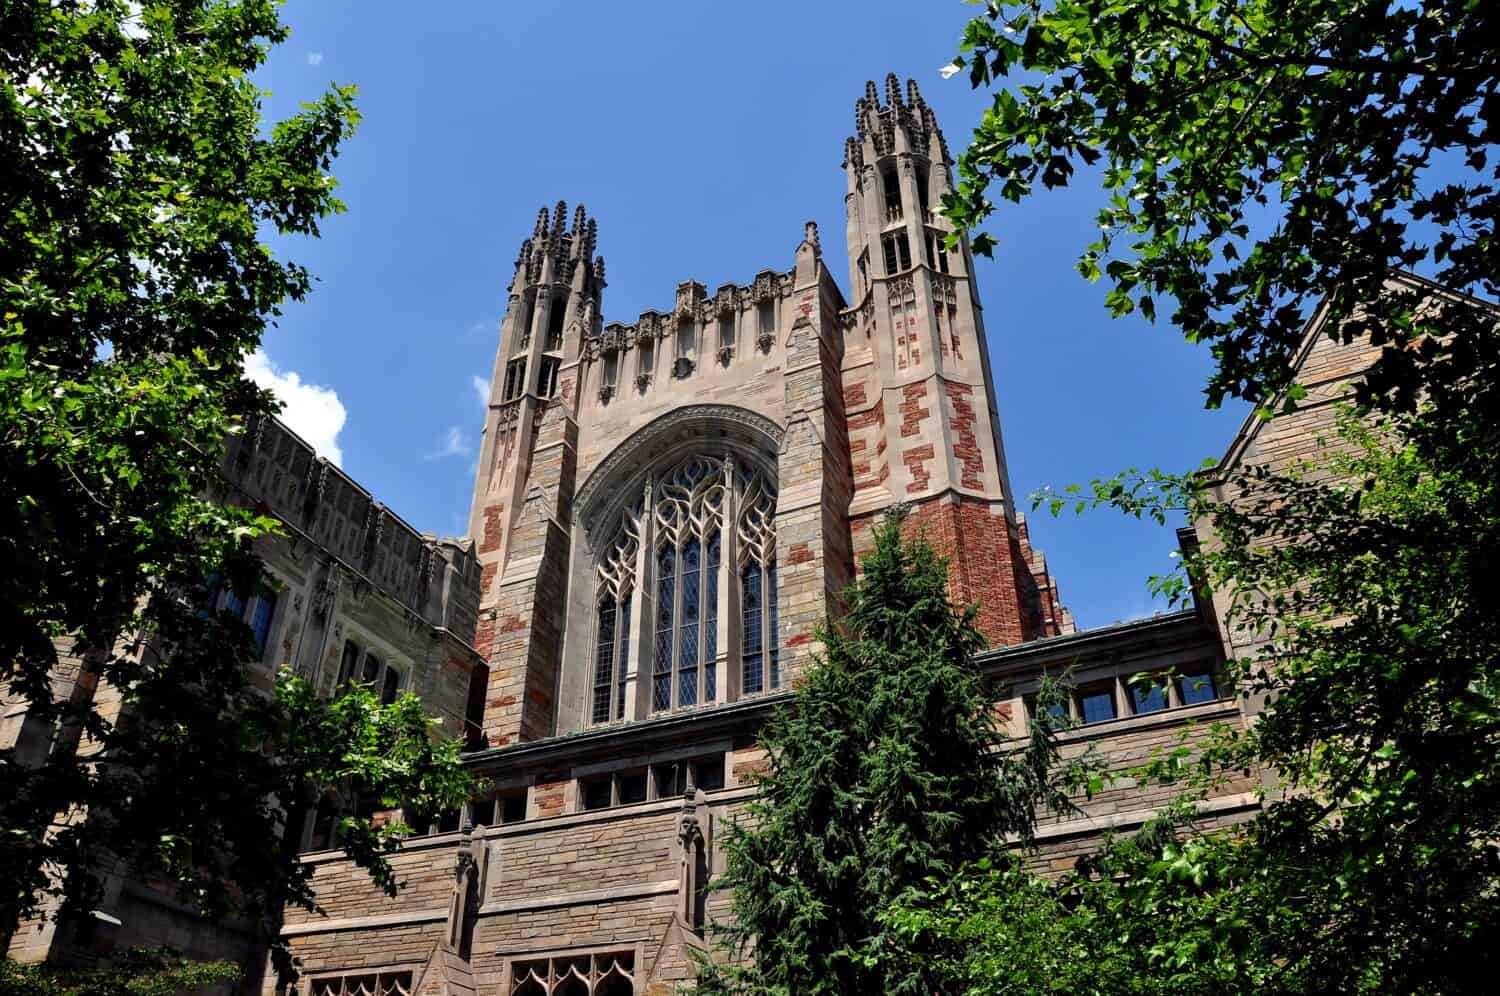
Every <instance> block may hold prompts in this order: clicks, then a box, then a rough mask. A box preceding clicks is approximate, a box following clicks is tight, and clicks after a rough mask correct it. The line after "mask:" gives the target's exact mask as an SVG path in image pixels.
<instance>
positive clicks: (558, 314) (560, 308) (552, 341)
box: [547, 294, 568, 352]
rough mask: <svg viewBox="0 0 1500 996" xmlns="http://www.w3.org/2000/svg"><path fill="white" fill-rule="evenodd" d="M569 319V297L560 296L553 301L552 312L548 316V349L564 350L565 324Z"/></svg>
mask: <svg viewBox="0 0 1500 996" xmlns="http://www.w3.org/2000/svg"><path fill="white" fill-rule="evenodd" d="M567 318H568V298H567V295H564V294H559V295H556V296H555V297H553V299H552V311H551V312H550V313H549V314H548V315H547V349H548V351H549V352H550V351H553V350H559V349H562V341H563V322H565V321H566V320H567Z"/></svg>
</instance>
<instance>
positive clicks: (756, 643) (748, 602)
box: [740, 560, 765, 695]
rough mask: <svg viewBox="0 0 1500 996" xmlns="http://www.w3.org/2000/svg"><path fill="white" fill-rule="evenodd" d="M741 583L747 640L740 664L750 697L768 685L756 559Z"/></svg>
mask: <svg viewBox="0 0 1500 996" xmlns="http://www.w3.org/2000/svg"><path fill="white" fill-rule="evenodd" d="M741 581H742V585H741V590H740V601H741V603H742V605H743V618H742V620H741V626H740V630H741V636H742V637H743V640H742V642H741V653H740V661H741V664H742V666H743V669H744V674H743V675H742V676H741V688H742V689H743V690H744V692H745V694H747V695H749V694H752V693H754V692H759V691H762V690H763V688H764V683H765V669H764V668H765V662H764V660H763V659H762V657H761V650H762V647H763V644H762V636H763V634H762V633H761V629H760V623H761V620H760V611H761V591H760V565H759V564H757V563H755V561H753V560H752V561H751V562H750V563H748V564H746V565H745V573H744V576H743V577H742V578H741Z"/></svg>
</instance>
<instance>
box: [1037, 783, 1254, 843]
mask: <svg viewBox="0 0 1500 996" xmlns="http://www.w3.org/2000/svg"><path fill="white" fill-rule="evenodd" d="M1258 808H1260V799H1259V797H1258V796H1257V795H1256V793H1254V792H1240V793H1238V794H1236V795H1223V796H1219V797H1218V798H1217V799H1204V800H1203V801H1201V802H1199V803H1197V804H1195V805H1194V806H1193V811H1194V813H1196V814H1197V815H1198V816H1213V815H1216V814H1218V813H1228V812H1234V811H1236V810H1250V809H1258ZM1159 811H1160V810H1157V809H1135V810H1131V811H1130V812H1128V813H1110V814H1109V815H1108V816H1093V817H1089V818H1088V819H1083V820H1070V821H1068V822H1066V823H1055V824H1049V825H1048V826H1045V827H1038V828H1037V832H1036V839H1037V843H1041V842H1043V841H1052V840H1060V839H1062V838H1064V837H1086V836H1090V835H1092V834H1097V833H1099V832H1100V831H1103V830H1113V829H1117V828H1119V827H1122V826H1140V825H1141V824H1143V823H1145V822H1146V821H1148V820H1150V819H1152V818H1153V817H1155V816H1156V814H1157V813H1158V812H1159Z"/></svg>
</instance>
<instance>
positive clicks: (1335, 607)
mask: <svg viewBox="0 0 1500 996" xmlns="http://www.w3.org/2000/svg"><path fill="white" fill-rule="evenodd" d="M1330 443H1331V445H1330V447H1329V448H1328V450H1327V451H1325V453H1324V454H1322V456H1321V458H1320V459H1318V460H1316V461H1315V462H1309V463H1307V464H1306V465H1299V466H1294V467H1292V468H1291V469H1290V470H1288V471H1285V472H1281V473H1273V472H1271V471H1269V470H1267V469H1266V468H1264V467H1247V468H1245V469H1244V470H1243V471H1242V472H1239V473H1237V474H1235V475H1234V476H1233V477H1232V478H1231V479H1230V480H1228V481H1226V482H1218V481H1214V480H1212V479H1208V478H1204V477H1201V476H1197V475H1188V476H1180V477H1174V476H1171V475H1165V474H1160V473H1147V474H1127V475H1122V476H1121V477H1119V478H1115V479H1111V480H1107V481H1100V482H1096V483H1095V484H1094V485H1093V486H1092V488H1090V489H1088V490H1087V491H1083V492H1082V493H1081V497H1080V499H1079V500H1081V501H1082V502H1084V503H1085V504H1086V505H1092V506H1099V505H1103V506H1112V507H1115V508H1118V509H1121V510H1123V511H1125V512H1127V513H1132V514H1141V515H1143V516H1146V517H1150V518H1154V519H1157V520H1158V521H1164V520H1165V519H1167V518H1168V517H1169V516H1175V515H1176V514H1179V513H1181V512H1183V511H1186V512H1187V514H1188V515H1190V516H1191V517H1192V518H1194V519H1195V520H1198V521H1205V522H1212V523H1214V524H1215V539H1214V542H1212V543H1210V544H1207V545H1205V547H1204V549H1203V550H1202V552H1200V553H1197V554H1194V555H1192V556H1190V557H1188V558H1187V559H1186V563H1185V564H1184V566H1183V568H1182V571H1181V572H1179V573H1176V574H1173V575H1168V576H1164V577H1162V578H1159V579H1156V585H1157V588H1158V590H1160V591H1162V592H1164V593H1166V594H1168V595H1170V596H1171V597H1174V598H1177V599H1182V598H1186V597H1188V596H1189V593H1190V590H1191V588H1192V587H1193V586H1194V585H1198V586H1200V587H1203V586H1206V587H1208V588H1209V589H1212V590H1214V591H1217V592H1219V593H1220V594H1221V595H1222V596H1225V597H1226V598H1227V600H1228V601H1229V602H1230V603H1231V604H1232V606H1233V607H1232V609H1231V610H1230V612H1229V614H1228V617H1227V624H1228V625H1229V626H1230V627H1231V629H1232V630H1233V631H1234V632H1235V633H1236V635H1237V642H1239V643H1240V645H1242V646H1247V647H1249V648H1250V649H1249V650H1248V651H1247V653H1246V654H1245V656H1244V657H1242V658H1240V659H1238V660H1235V661H1232V662H1230V670H1231V675H1230V676H1231V677H1232V678H1233V679H1234V680H1235V681H1236V682H1237V683H1238V687H1239V688H1240V689H1241V691H1242V692H1244V693H1245V694H1247V695H1249V696H1252V697H1256V698H1260V697H1264V698H1265V700H1266V706H1265V709H1264V711H1263V712H1261V713H1260V715H1259V716H1258V717H1257V720H1256V722H1255V723H1253V724H1251V725H1250V726H1249V727H1247V728H1245V729H1243V730H1238V729H1228V728H1225V729H1221V730H1219V732H1218V734H1217V736H1215V737H1213V738H1212V739H1211V740H1210V741H1209V746H1208V747H1207V749H1206V750H1205V751H1204V752H1203V753H1202V754H1201V755H1199V756H1197V757H1190V756H1189V755H1188V753H1187V752H1186V750H1179V751H1176V752H1171V753H1168V754H1165V755H1163V756H1161V757H1158V758H1156V759H1154V760H1153V761H1152V762H1150V763H1149V764H1147V765H1145V766H1143V767H1142V768H1141V769H1140V770H1139V771H1136V772H1134V773H1133V774H1134V776H1135V777H1137V778H1140V779H1152V780H1160V781H1164V782H1169V783H1175V784H1178V785H1180V786H1182V788H1183V793H1184V794H1183V802H1182V805H1181V806H1180V807H1179V808H1177V809H1176V810H1174V811H1171V812H1169V813H1167V814H1165V815H1164V816H1163V818H1162V820H1161V821H1160V823H1159V824H1158V825H1154V826H1152V827H1150V828H1148V832H1147V833H1146V834H1145V835H1144V836H1143V837H1142V838H1141V839H1138V840H1130V841H1122V842H1120V843H1119V845H1118V846H1117V847H1114V848H1112V849H1107V850H1106V851H1105V852H1104V853H1103V854H1102V855H1101V856H1100V857H1099V859H1098V860H1097V861H1096V862H1095V863H1093V864H1090V865H1086V866H1085V868H1084V869H1082V871H1081V873H1080V874H1079V875H1076V876H1072V877H1069V878H1067V879H1065V880H1064V881H1062V882H1060V883H1058V884H1056V885H1052V886H1045V887H1044V886H1042V885H1040V884H1037V883H1029V884H1028V883H1024V882H1023V883H1020V884H1019V885H1018V884H1017V883H1016V881H1015V874H1014V872H1013V871H1011V870H1009V869H1001V870H1000V871H994V870H983V871H980V872H976V873H973V874H970V875H966V876H964V877H963V878H961V879H960V881H958V882H957V883H954V884H952V885H951V886H950V887H948V888H947V889H946V891H944V893H943V895H942V900H943V902H942V903H939V904H928V905H927V906H921V907H913V908H912V909H911V910H902V911H898V912H897V913H895V914H892V915H893V916H894V918H895V922H896V923H898V924H900V925H901V927H902V928H903V929H904V930H905V931H906V932H907V933H908V934H910V935H912V936H926V935H925V934H924V933H923V932H931V933H933V934H936V935H937V936H939V937H942V938H943V939H944V941H945V943H946V944H947V951H948V955H947V960H946V961H945V962H944V965H945V968H946V971H947V972H948V973H949V978H950V980H967V981H963V982H962V987H963V988H962V991H970V992H977V993H988V992H996V993H999V992H1010V991H1024V990H1021V989H1016V990H1012V989H1007V988H1005V986H1007V985H1010V984H1011V983H1010V982H1009V981H1004V982H1002V981H1001V980H1000V979H999V978H998V977H996V976H995V974H994V973H997V972H1000V971H1001V967H1002V966H1005V965H1023V964H1031V962H1030V961H1028V959H1027V956H1029V955H1032V954H1034V953H1035V952H1036V951H1038V950H1039V949H1041V950H1045V949H1047V948H1048V947H1049V946H1050V945H1051V944H1052V943H1054V942H1056V941H1057V939H1058V938H1060V937H1071V936H1074V935H1075V934H1076V935H1077V936H1079V937H1085V938H1094V940H1091V941H1087V942H1085V943H1086V944H1087V945H1088V947H1089V949H1090V950H1089V953H1088V954H1087V956H1086V957H1085V958H1084V960H1083V962H1082V965H1083V966H1086V970H1080V972H1079V973H1076V974H1075V975H1065V976H1064V978H1068V979H1075V978H1081V977H1083V976H1092V977H1093V978H1094V981H1093V983H1092V984H1091V985H1089V986H1085V987H1082V988H1075V989H1070V990H1069V991H1078V992H1098V993H1129V992H1155V991H1158V990H1160V991H1163V992H1165V991H1171V992H1188V993H1192V992H1201V993H1205V994H1207V993H1220V992H1237V991H1241V992H1257V993H1326V992H1340V993H1366V992H1368V993H1383V992H1401V993H1423V994H1426V993H1431V994H1438V993H1471V992H1472V993H1479V992H1488V991H1490V989H1491V988H1492V980H1493V973H1494V971H1495V969H1496V968H1497V967H1500V966H1497V965H1496V962H1497V961H1500V954H1497V951H1500V903H1497V899H1500V844H1497V841H1500V792H1497V790H1496V785H1497V784H1500V757H1497V754H1496V751H1495V743H1496V736H1497V734H1500V623H1497V618H1500V617H1497V614H1496V607H1497V606H1496V600H1495V595H1494V585H1493V583H1492V579H1491V578H1490V574H1491V573H1492V566H1491V565H1493V564H1495V563H1497V562H1500V559H1497V558H1500V447H1496V445H1495V440H1494V439H1493V438H1484V437H1479V436H1477V435H1476V433H1475V431H1474V426H1473V425H1472V424H1470V423H1460V422H1457V421H1454V420H1450V419H1444V420H1434V419H1433V418H1432V417H1431V415H1430V413H1429V412H1425V411H1424V412H1420V413H1417V414H1414V415H1410V416H1400V417H1395V418H1391V419H1387V420H1383V421H1373V422H1372V419H1371V416H1370V415H1369V414H1368V413H1359V414H1356V413H1354V412H1352V411H1351V412H1350V413H1349V414H1348V415H1347V416H1346V418H1345V419H1344V421H1343V423H1342V424H1341V426H1340V429H1339V433H1338V436H1337V438H1336V439H1335V440H1330ZM1255 770H1262V771H1269V772H1274V773H1275V774H1276V775H1277V777H1278V779H1279V781H1278V783H1277V784H1276V785H1275V786H1274V789H1273V790H1272V791H1270V792H1269V793H1268V794H1267V796H1266V798H1265V800H1264V804H1263V808H1262V810H1261V811H1260V813H1258V814H1257V816H1256V817H1255V818H1254V819H1253V820H1251V821H1250V822H1248V823H1246V824H1244V825H1241V826H1237V827H1234V828H1233V829H1231V830H1227V831H1218V832H1213V833H1209V832H1205V831H1203V830H1201V829H1199V828H1195V827H1194V825H1193V824H1192V822H1191V819H1190V814H1191V802H1192V800H1193V799H1194V798H1195V797H1196V796H1197V795H1199V794H1202V792H1203V791H1205V790H1206V788H1207V787H1208V785H1209V783H1211V782H1212V781H1213V780H1215V779H1218V778H1221V777H1223V776H1224V775H1225V774H1226V773H1232V772H1236V771H1255ZM1017 890H1020V891H1021V892H1023V893H1024V892H1025V891H1026V890H1032V891H1036V890H1040V891H1041V899H1040V900H1039V902H1040V903H1045V904H1048V905H1047V906H1046V907H1045V908H1047V909H1050V910H1051V912H1050V913H1049V914H1047V915H1042V914H1039V913H1038V912H1036V911H1037V910H1039V909H1042V908H1044V907H1042V906H1037V907H1033V908H1032V909H1031V910H1030V912H1028V913H1027V915H1026V917H1025V918H1024V919H1019V920H1017V919H1013V918H1011V917H1010V913H1011V912H1012V909H1011V907H1012V904H1013V903H1014V902H1015V901H1016V900H1015V899H1014V895H1015V894H1016V892H1017ZM987 929H988V930H989V931H991V932H992V934H991V935H986V930H987ZM1037 977H1038V978H1040V975H1038V976H1037ZM1071 984H1072V983H1070V985H1071ZM1078 984H1079V985H1081V983H1078ZM1039 991H1046V990H1045V989H1041V990H1039Z"/></svg>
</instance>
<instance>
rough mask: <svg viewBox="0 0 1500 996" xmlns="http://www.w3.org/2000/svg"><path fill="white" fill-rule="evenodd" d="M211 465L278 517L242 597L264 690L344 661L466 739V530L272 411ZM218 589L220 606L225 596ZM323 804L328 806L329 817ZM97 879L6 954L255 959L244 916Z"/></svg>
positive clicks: (103, 690) (110, 695)
mask: <svg viewBox="0 0 1500 996" xmlns="http://www.w3.org/2000/svg"><path fill="white" fill-rule="evenodd" d="M220 467H221V471H222V473H223V491H222V494H221V495H220V496H219V497H220V498H221V499H222V500H223V501H225V502H229V503H235V504H242V505H246V506H251V507H255V508H258V509H259V510H260V511H261V512H262V513H264V514H268V515H273V516H275V517H276V518H277V519H279V520H280V522H281V525H282V529H283V530H284V534H283V535H281V536H267V537H262V538H260V539H258V540H257V541H256V552H257V553H259V554H260V556H261V558H262V559H263V561H264V563H265V567H266V571H267V574H268V576H269V577H268V580H269V581H271V582H272V583H271V585H270V586H269V587H268V590H267V591H266V592H264V593H262V594H260V595H257V596H255V597H254V598H252V599H250V600H249V601H248V602H246V603H245V604H244V605H242V606H240V607H239V608H240V610H241V612H242V614H243V616H244V618H245V619H246V621H247V622H250V623H251V624H252V627H253V628H254V629H255V631H256V634H257V637H258V638H259V639H260V641H261V643H262V646H263V648H264V649H263V655H262V658H261V661H260V665H259V667H257V669H256V671H255V673H254V675H253V677H254V680H255V681H256V683H257V684H259V685H261V686H263V687H264V688H266V689H268V690H269V689H270V687H271V683H272V681H273V680H274V677H275V675H276V673H277V672H278V671H279V670H281V669H282V668H286V669H288V670H290V671H292V672H294V673H296V674H297V675H299V676H301V677H303V678H306V679H307V680H308V681H310V682H311V683H312V684H313V685H314V686H315V687H317V688H318V689H320V690H321V691H323V692H324V693H326V694H331V693H332V692H333V689H334V687H335V684H336V683H337V682H338V681H339V679H340V677H341V675H343V676H348V675H349V674H351V673H353V674H354V675H355V676H357V677H363V678H365V679H366V680H369V681H371V682H373V683H374V684H375V685H376V687H377V688H379V689H380V690H381V691H382V693H383V694H385V695H388V696H392V695H394V694H396V693H398V692H408V691H410V692H414V693H415V694H417V695H419V696H420V697H421V698H422V700H423V701H424V702H425V703H426V704H427V707H428V711H429V713H430V714H431V715H433V716H434V717H436V718H437V719H438V720H439V724H438V727H437V729H438V730H439V731H440V732H441V734H442V735H444V736H448V737H454V738H459V737H466V736H467V737H469V738H470V739H473V738H474V734H477V727H475V728H474V729H473V730H472V731H469V730H466V720H467V717H468V715H469V711H470V700H471V698H473V697H474V696H473V691H472V688H473V686H474V685H475V684H476V683H477V684H478V685H479V686H480V687H481V688H482V686H483V683H484V680H485V666H484V662H483V660H482V659H481V658H480V657H479V655H478V653H477V652H476V651H475V650H474V648H473V647H472V646H471V645H470V642H469V641H470V639H471V638H472V634H473V632H474V622H475V618H476V614H477V611H478V597H479V563H478V561H477V560H476V558H475V556H474V549H473V547H474V544H473V542H472V541H470V540H467V539H438V538H437V537H435V536H433V535H431V534H423V533H419V532H417V531H416V530H414V529H413V528H412V527H411V526H409V525H407V524H406V523H405V522H403V521H402V520H401V519H400V518H399V517H398V516H396V515H395V513H393V512H391V511H390V510H389V509H387V508H386V507H385V506H384V505H382V504H381V503H380V502H378V501H376V500H375V499H374V498H373V497H372V496H371V494H370V493H369V492H368V491H366V490H365V489H364V488H362V487H360V485H358V484H357V483H355V482H354V481H353V480H352V479H351V478H349V477H348V476H347V475H346V474H344V473H343V472H342V471H341V470H339V468H338V467H336V466H334V465H333V464H331V463H329V462H328V461H327V460H325V459H323V458H321V457H318V456H316V454H315V453H314V451H313V449H312V447H311V446H309V445H308V444H307V443H306V442H305V441H303V440H302V439H301V438H299V437H298V436H297V435H296V434H295V433H293V432H292V431H291V430H290V429H288V428H287V427H286V426H284V425H283V424H282V423H281V422H279V421H278V420H276V419H265V420H263V421H261V422H259V423H256V424H253V425H252V426H250V428H249V431H247V432H246V433H245V434H244V435H242V436H238V437H235V438H233V439H231V440H230V442H229V444H228V446H227V447H226V450H225V453H224V457H223V459H222V461H221V465H220ZM220 597H221V604H224V603H223V602H222V600H223V599H226V598H227V597H228V596H225V595H221V596H220ZM65 642H67V641H65ZM59 649H60V651H61V654H60V656H61V660H62V664H63V666H62V667H61V668H59V670H58V672H57V675H56V678H55V682H56V684H57V686H58V692H59V693H60V694H62V693H64V692H65V693H66V694H69V695H73V696H81V697H83V698H85V699H87V700H89V701H91V702H92V703H93V705H94V707H95V708H96V709H97V710H98V711H99V713H100V714H101V715H103V716H104V717H105V718H106V719H109V720H111V721H116V720H119V719H120V718H121V715H122V710H121V701H120V695H119V693H118V691H117V690H116V689H114V688H112V687H111V686H109V685H108V683H107V682H104V681H101V680H99V679H97V678H96V677H94V676H93V675H92V673H91V672H90V671H89V669H87V668H85V667H82V666H80V665H81V662H80V661H78V660H77V659H76V658H75V657H74V656H73V655H72V654H71V653H69V652H68V651H67V649H66V647H64V646H60V647H59ZM123 650H124V648H122V652H123ZM136 652H137V653H141V654H151V653H154V652H155V647H154V646H152V645H150V644H149V643H148V644H147V645H146V646H143V647H141V648H140V649H139V650H138V651H136ZM0 702H3V703H4V705H5V713H4V716H5V722H4V725H3V726H0V748H4V747H11V746H17V745H19V746H22V747H23V749H29V748H34V749H37V750H42V751H45V750H47V749H48V748H49V744H50V741H51V731H49V730H46V729H43V728H41V726H40V724H38V723H36V722H35V721H32V722H28V719H27V716H26V714H25V712H24V705H23V703H21V702H20V701H18V700H17V701H12V700H10V699H8V698H5V699H0ZM125 718H126V719H127V721H128V716H127V717H125ZM91 749H92V748H91V745H89V744H88V743H84V744H81V745H80V750H82V751H83V752H85V753H87V752H88V751H89V750H91ZM332 815H333V814H332V813H331V812H330V813H326V814H324V816H325V819H324V822H325V823H326V822H328V821H329V820H331V817H332ZM316 824H317V820H316V818H315V814H308V818H307V821H306V824H305V825H304V826H301V827H298V828H294V829H293V831H292V832H295V833H299V834H300V835H301V839H302V842H303V845H304V846H312V845H313V844H315V843H317V842H318V840H319V839H320V838H321V837H326V833H327V828H326V826H318V825H316ZM104 886H105V900H104V902H103V903H102V904H101V906H100V908H99V911H98V913H99V914H100V915H99V916H97V917H95V918H94V919H92V920H90V921H89V922H86V923H72V924H70V923H68V922H66V921H62V922H59V921H58V920H56V919H44V920H38V921H36V922H33V923H29V924H24V925H22V927H21V928H20V929H19V930H18V931H17V932H16V933H15V935H14V936H13V937H12V938H11V943H10V952H11V954H12V955H13V956H15V957H18V958H21V959H23V960H28V961H31V960H41V959H48V958H50V959H54V960H65V961H69V962H73V963H83V964H88V963H91V962H93V961H94V960H96V959H97V958H98V957H99V956H101V955H105V954H107V953H108V951H110V950H112V949H114V948H117V947H130V946H137V945H146V946H151V945H158V944H171V945H173V946H174V947H177V948H180V949H181V950H183V951H184V952H186V953H187V954H188V955H189V956H191V957H195V958H203V959H211V958H229V959H236V960H246V959H252V958H254V957H255V955H254V952H255V951H257V950H258V949H259V948H258V945H257V943H256V938H255V937H254V936H252V934H251V932H250V930H249V927H248V925H246V924H241V923H234V922H228V923H221V924H211V923H208V922H206V921H204V920H203V919H202V918H201V917H199V916H197V915H196V914H195V913H194V912H193V911H192V910H191V909H188V908H186V907H184V906H183V905H181V903H179V902H178V901H177V899H176V898H175V897H174V896H173V895H172V893H171V891H170V890H168V889H165V888H163V887H160V886H159V885H157V884H155V883H152V882H149V881H145V880H143V879H142V878H141V877H140V876H138V875H136V874H134V873H133V872H132V871H131V869H129V868H126V867H117V868H114V869H113V870H112V871H111V872H110V873H109V874H107V875H106V876H105V881H104Z"/></svg>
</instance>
